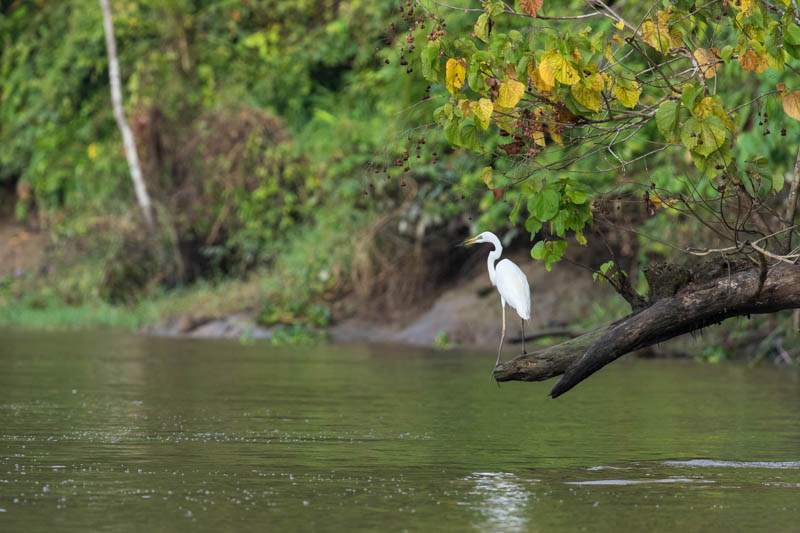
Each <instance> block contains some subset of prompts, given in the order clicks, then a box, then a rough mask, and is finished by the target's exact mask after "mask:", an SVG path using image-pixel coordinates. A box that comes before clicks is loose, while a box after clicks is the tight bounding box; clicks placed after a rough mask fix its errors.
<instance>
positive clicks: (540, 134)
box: [531, 131, 546, 147]
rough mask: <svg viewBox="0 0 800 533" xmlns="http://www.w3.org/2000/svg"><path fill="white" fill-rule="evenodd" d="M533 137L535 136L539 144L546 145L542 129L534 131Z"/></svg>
mask: <svg viewBox="0 0 800 533" xmlns="http://www.w3.org/2000/svg"><path fill="white" fill-rule="evenodd" d="M531 137H532V138H533V142H534V143H536V144H538V145H539V146H541V147H544V146H546V145H545V142H544V132H542V131H534V132H533V133H531Z"/></svg>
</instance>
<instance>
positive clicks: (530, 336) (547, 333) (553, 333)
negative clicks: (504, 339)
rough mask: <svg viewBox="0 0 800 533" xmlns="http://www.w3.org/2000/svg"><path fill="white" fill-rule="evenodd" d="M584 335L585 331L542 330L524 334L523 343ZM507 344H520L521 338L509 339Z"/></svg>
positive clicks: (567, 329) (564, 329) (566, 329)
mask: <svg viewBox="0 0 800 533" xmlns="http://www.w3.org/2000/svg"><path fill="white" fill-rule="evenodd" d="M584 333H586V331H581V330H577V329H569V328H561V329H543V330H539V331H532V332H530V333H526V334H525V342H528V341H536V340H539V339H546V338H547V337H570V338H575V337H580V336H581V335H583V334H584ZM508 342H509V344H520V343H521V342H522V337H511V338H510V339H509V340H508Z"/></svg>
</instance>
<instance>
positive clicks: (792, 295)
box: [494, 263, 800, 398]
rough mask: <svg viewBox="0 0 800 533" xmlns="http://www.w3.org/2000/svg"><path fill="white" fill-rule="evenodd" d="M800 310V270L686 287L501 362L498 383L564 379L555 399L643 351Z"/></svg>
mask: <svg viewBox="0 0 800 533" xmlns="http://www.w3.org/2000/svg"><path fill="white" fill-rule="evenodd" d="M799 307H800V265H789V264H785V263H780V264H778V265H776V266H772V267H771V268H770V269H769V271H768V272H767V275H766V277H765V278H763V284H762V280H761V269H759V268H755V269H751V270H747V271H743V272H737V273H735V274H732V275H731V276H729V277H723V278H718V279H716V280H712V281H710V282H708V283H705V284H702V285H698V286H689V287H686V288H685V289H684V290H683V291H681V292H679V293H678V294H676V295H675V296H672V297H667V298H662V299H661V300H658V301H657V302H655V303H654V304H653V305H651V306H650V307H648V308H647V309H645V310H643V311H641V312H639V313H637V314H635V315H630V316H628V317H626V318H623V319H622V320H620V321H618V322H616V323H614V324H610V325H608V326H604V327H601V328H598V329H596V330H593V331H591V332H589V333H587V334H586V335H583V336H581V337H578V338H575V339H571V340H569V341H566V342H564V343H561V344H558V345H556V346H551V347H549V348H547V349H545V350H542V351H539V352H536V353H532V354H526V355H521V356H519V357H517V358H515V359H513V360H511V361H508V362H505V363H501V364H500V365H498V367H497V368H496V369H495V372H494V375H495V378H496V379H497V380H498V381H510V380H517V381H541V380H544V379H547V378H550V377H553V376H556V375H559V374H562V373H563V374H564V376H563V377H562V378H561V380H559V381H558V383H556V385H555V386H554V387H553V389H552V391H551V392H550V394H551V396H552V397H553V398H555V397H557V396H560V395H561V394H564V393H565V392H567V391H568V390H570V389H571V388H572V387H574V386H575V385H577V384H578V383H580V382H581V381H583V380H584V379H586V378H587V377H589V376H590V375H592V374H593V373H594V372H597V371H598V370H600V369H601V368H602V367H604V366H605V365H607V364H608V363H610V362H612V361H614V360H616V359H617V358H619V357H621V356H622V355H625V354H626V353H630V352H632V351H634V350H638V349H640V348H645V347H647V346H651V345H653V344H656V343H659V342H663V341H665V340H667V339H671V338H673V337H677V336H679V335H682V334H684V333H688V332H690V331H695V330H697V329H700V328H703V327H706V326H708V325H711V324H716V323H719V322H721V321H723V320H725V319H726V318H730V317H733V316H744V315H750V314H759V313H773V312H776V311H780V310H783V309H793V308H799Z"/></svg>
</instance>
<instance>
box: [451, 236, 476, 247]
mask: <svg viewBox="0 0 800 533" xmlns="http://www.w3.org/2000/svg"><path fill="white" fill-rule="evenodd" d="M477 239H478V237H472V238H471V239H467V240H466V241H464V242H461V243H458V244H456V246H469V245H470V244H475V241H476V240H477Z"/></svg>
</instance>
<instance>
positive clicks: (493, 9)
mask: <svg viewBox="0 0 800 533" xmlns="http://www.w3.org/2000/svg"><path fill="white" fill-rule="evenodd" d="M505 9H506V6H504V5H503V2H500V1H499V0H494V1H492V2H489V5H487V6H486V10H487V11H488V12H489V16H490V17H492V18H495V17H497V16H498V15H501V14H502V13H503V11H505Z"/></svg>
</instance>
